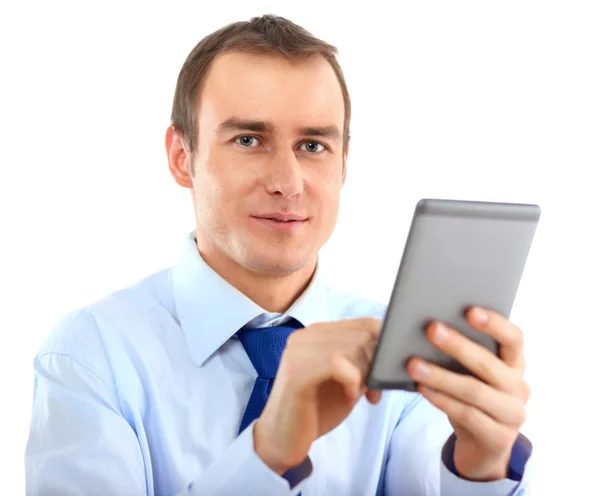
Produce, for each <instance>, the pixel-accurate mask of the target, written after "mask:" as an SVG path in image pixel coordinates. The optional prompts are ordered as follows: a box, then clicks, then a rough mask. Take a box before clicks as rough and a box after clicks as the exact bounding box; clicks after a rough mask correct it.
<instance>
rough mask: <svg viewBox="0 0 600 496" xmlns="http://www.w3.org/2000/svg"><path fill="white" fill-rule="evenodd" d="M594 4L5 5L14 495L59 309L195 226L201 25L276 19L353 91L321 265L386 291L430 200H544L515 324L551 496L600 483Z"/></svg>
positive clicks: (598, 118) (133, 274)
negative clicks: (195, 64) (188, 171)
mask: <svg viewBox="0 0 600 496" xmlns="http://www.w3.org/2000/svg"><path fill="white" fill-rule="evenodd" d="M597 5H598V4H597V3H596V2H588V3H584V2H578V1H564V2H552V1H545V2H535V3H533V2H526V1H519V2H512V1H504V2H486V1H473V2H459V1H453V2H402V3H400V4H399V5H396V4H395V5H394V6H392V2H390V3H389V5H388V4H387V2H386V3H384V2H374V1H369V2H365V3H361V4H358V3H357V4H355V5H354V6H349V5H348V3H347V2H344V3H342V2H340V3H336V2H325V1H320V2H307V1H303V2H289V3H284V2H267V1H254V2H243V3H240V4H239V6H238V5H236V2H231V1H223V2H204V1H195V2H176V1H172V0H170V1H169V2H167V1H163V2H153V3H150V2H144V3H141V2H140V3H137V2H131V1H130V2H126V1H123V2H114V3H113V2H71V3H66V2H58V1H54V2H42V1H39V2H10V3H8V2H7V5H6V6H5V4H2V7H1V11H0V37H1V39H0V51H1V58H0V63H1V66H0V74H1V77H0V85H1V91H0V109H1V112H0V126H1V127H0V132H1V134H0V140H1V142H0V143H1V144H0V165H1V166H0V202H1V205H0V207H1V209H0V215H1V216H2V220H1V224H0V227H1V231H0V236H1V238H0V239H1V243H0V250H1V256H0V264H1V267H0V268H1V272H0V291H1V295H0V296H1V300H0V301H1V303H0V305H1V307H0V312H1V316H0V317H1V320H0V322H1V326H2V327H1V330H2V336H1V338H2V340H1V341H0V342H1V348H0V356H1V357H2V358H1V360H0V398H1V408H0V417H1V419H0V487H1V490H0V492H1V493H2V494H23V493H24V490H25V486H24V473H23V472H24V471H23V451H24V447H25V442H26V438H27V429H28V422H29V415H30V406H31V396H32V373H31V362H32V358H33V356H34V355H35V353H36V351H37V349H38V347H39V346H40V344H41V342H42V340H43V339H44V338H45V337H46V336H47V334H48V333H49V332H50V331H51V329H52V327H53V325H54V324H55V323H56V321H57V320H58V319H59V318H60V317H61V316H62V315H64V314H65V313H67V312H69V311H71V310H72V309H74V308H75V307H77V306H80V305H85V304H87V303H90V302H92V301H94V300H95V299H97V298H100V297H102V296H104V295H105V294H107V293H108V292H111V291H113V290H115V289H118V288H120V287H122V286H124V285H128V284H130V283H132V282H134V281H136V280H137V279H139V278H141V277H144V276H145V275H147V274H149V273H151V272H154V271H156V270H160V269H162V268H163V267H165V266H167V265H170V264H171V263H172V262H173V261H174V257H175V256H176V255H177V253H178V250H179V249H180V247H181V244H182V242H183V240H184V237H185V235H186V234H187V232H188V231H189V230H191V229H193V216H192V205H191V200H190V198H189V195H188V193H187V192H186V191H185V190H183V189H181V188H179V187H178V186H177V185H176V184H175V183H174V181H173V180H172V179H171V177H170V175H169V173H168V170H167V162H166V155H165V152H164V147H163V143H164V140H163V136H164V131H165V129H166V127H167V125H168V123H169V122H168V121H169V115H170V106H171V101H172V96H173V90H174V86H175V81H176V78H177V74H178V71H179V69H180V66H181V64H182V62H183V60H184V59H185V57H186V56H187V54H188V52H189V50H191V48H192V47H193V46H194V45H195V44H196V43H197V42H198V41H199V39H200V38H201V37H203V36H204V35H206V34H208V33H209V32H211V31H213V30H215V29H217V28H219V27H221V26H222V25H224V24H226V23H229V22H231V21H237V20H243V19H247V18H249V17H251V16H253V15H261V14H263V13H276V14H279V15H283V16H285V17H288V18H290V19H292V20H293V21H295V22H297V23H299V24H301V25H303V26H305V27H306V28H308V29H309V30H311V31H312V32H313V33H314V34H315V35H317V36H319V37H322V38H324V39H326V40H327V41H329V42H331V43H333V44H334V45H337V46H338V47H339V49H340V53H341V56H340V59H341V62H342V65H343V67H344V69H345V72H346V76H347V79H348V85H349V87H350V91H351V96H352V100H353V109H354V112H353V121H352V135H353V139H352V144H351V149H350V159H349V174H348V182H347V185H346V187H345V191H344V193H343V205H342V213H341V218H340V221H339V226H338V229H337V231H336V233H335V234H334V237H333V238H332V240H331V241H330V243H329V244H328V245H327V246H326V248H325V249H324V251H323V260H324V263H325V265H326V266H327V270H328V271H329V273H330V275H331V277H332V278H333V279H334V281H335V283H336V285H340V286H344V287H347V288H350V289H352V290H355V291H356V292H358V293H360V294H362V295H365V296H368V297H374V298H376V299H379V300H384V301H385V300H386V299H387V297H388V296H389V293H390V290H391V286H392V283H393V280H394V277H395V271H396V268H397V265H398V263H399V260H400V256H401V253H402V247H403V244H404V241H405V238H406V234H407V230H408V225H409V222H410V218H411V215H412V211H413V208H414V204H415V202H416V201H417V200H418V199H419V198H422V197H443V198H462V199H482V200H498V201H517V202H532V203H538V204H539V205H540V206H541V207H542V209H543V214H542V219H541V221H540V224H539V228H538V231H537V234H536V238H535V240H534V244H533V246H532V251H531V253H530V257H529V262H528V264H527V267H526V270H525V274H524V276H523V280H522V284H521V287H520V290H519V294H518V297H517V301H516V303H515V307H514V311H513V314H512V320H513V321H514V322H515V323H517V324H518V325H519V326H521V327H522V329H523V330H524V332H525V334H526V354H527V361H528V380H529V383H530V385H531V387H532V389H533V396H532V398H531V400H530V403H529V408H528V420H527V423H526V425H525V427H524V429H523V431H524V433H525V434H527V435H528V436H529V437H530V438H531V439H532V441H533V443H534V446H535V447H534V454H535V458H534V461H533V463H534V464H535V465H534V468H535V471H536V486H535V489H536V490H535V494H536V495H548V494H585V495H588V494H594V493H595V491H596V490H597V488H598V464H599V462H600V455H599V450H600V431H599V421H598V409H597V407H595V406H594V405H597V404H598V394H599V392H600V388H599V386H598V379H600V373H599V372H598V358H597V357H598V356H599V353H600V351H599V349H598V345H599V342H600V340H599V338H598V333H599V331H600V325H599V324H598V315H599V312H598V308H599V306H598V300H599V296H600V291H599V289H598V281H599V275H600V270H599V263H598V254H599V253H600V243H599V241H598V231H599V228H600V226H599V222H598V214H599V213H600V208H599V207H598V205H599V200H598V198H597V193H598V186H599V183H600V181H599V179H598V171H599V168H600V69H599V67H600V29H599V26H600V15H599V9H598V6H597Z"/></svg>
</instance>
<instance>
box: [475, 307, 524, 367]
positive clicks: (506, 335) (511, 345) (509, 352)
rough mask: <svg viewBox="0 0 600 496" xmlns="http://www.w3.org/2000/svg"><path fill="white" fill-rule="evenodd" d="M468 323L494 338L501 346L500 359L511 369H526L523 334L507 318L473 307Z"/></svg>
mask: <svg viewBox="0 0 600 496" xmlns="http://www.w3.org/2000/svg"><path fill="white" fill-rule="evenodd" d="M466 317H467V321H468V322H469V324H471V325H472V326H473V327H475V329H477V330H479V331H481V332H483V333H485V334H487V335H488V336H491V337H492V338H494V339H495V340H496V341H497V342H498V344H499V345H500V358H501V359H502V360H503V361H504V363H506V364H507V365H508V366H509V367H513V368H519V369H522V368H524V367H525V360H524V357H523V332H522V331H521V329H519V328H518V327H517V326H516V325H514V324H513V323H511V322H510V321H509V320H508V319H507V318H506V317H504V316H503V315H500V314H499V313H497V312H494V311H492V310H488V309H484V308H480V307H473V308H470V309H469V311H468V312H467V315H466Z"/></svg>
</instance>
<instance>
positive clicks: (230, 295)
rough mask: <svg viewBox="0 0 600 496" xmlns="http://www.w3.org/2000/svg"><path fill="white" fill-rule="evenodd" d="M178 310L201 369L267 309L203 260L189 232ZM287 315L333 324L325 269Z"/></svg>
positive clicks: (179, 266) (179, 272) (176, 277)
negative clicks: (214, 354) (328, 301)
mask: <svg viewBox="0 0 600 496" xmlns="http://www.w3.org/2000/svg"><path fill="white" fill-rule="evenodd" d="M172 289H173V298H174V301H175V311H176V313H177V317H178V319H179V323H180V325H181V328H182V329H183V333H184V335H185V339H186V342H187V345H188V348H189V352H190V355H191V357H192V360H193V361H194V363H195V364H196V365H197V366H202V365H203V364H204V362H206V360H207V359H208V358H209V357H210V356H211V355H212V354H213V353H214V352H215V351H217V350H218V349H219V348H220V347H221V346H222V345H223V344H224V343H225V342H226V341H227V340H228V339H229V338H231V336H233V335H234V334H235V333H236V332H237V331H238V330H239V329H241V328H242V327H243V326H244V325H245V324H246V323H248V322H249V321H250V320H252V319H254V318H255V317H257V316H258V315H261V314H263V313H265V312H266V310H265V309H263V308H261V307H260V306H259V305H257V304H256V303H254V302H253V301H252V300H250V298H248V297H247V296H245V295H244V294H243V293H241V292H240V291H238V290H237V289H236V288H234V287H233V286H232V285H231V284H229V283H228V282H227V281H226V280H225V279H223V278H222V277H221V276H220V275H219V274H217V273H216V272H215V271H214V270H213V269H212V268H211V267H209V265H208V264H207V263H206V262H205V261H204V259H203V258H202V257H201V256H200V253H199V252H198V247H197V245H196V232H195V231H192V232H191V233H189V234H188V236H187V239H186V241H185V244H184V246H183V249H182V251H181V255H180V257H179V260H178V261H177V263H176V264H175V266H174V267H173V275H172ZM285 315H288V316H290V317H294V318H295V319H296V320H298V321H300V322H301V323H302V324H303V325H304V326H309V325H311V324H314V323H316V322H326V321H329V320H330V316H329V307H328V304H327V288H326V286H325V283H324V280H323V276H322V274H321V271H320V270H317V271H316V272H315V275H314V276H313V279H312V281H311V283H310V284H309V286H308V288H307V289H306V290H305V291H304V293H303V294H302V295H301V296H300V297H299V298H298V299H297V300H296V301H295V302H294V304H293V305H292V306H291V307H290V309H289V310H288V311H287V312H285Z"/></svg>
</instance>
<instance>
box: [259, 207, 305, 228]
mask: <svg viewBox="0 0 600 496" xmlns="http://www.w3.org/2000/svg"><path fill="white" fill-rule="evenodd" d="M252 217H253V218H254V219H255V220H256V221H258V222H259V223H260V224H262V225H263V226H264V227H268V228H270V229H273V230H275V231H280V232H294V231H297V230H298V229H301V228H302V227H303V226H304V225H306V223H307V222H308V217H306V216H302V215H297V214H283V213H279V212H275V213H267V214H260V215H254V216H252Z"/></svg>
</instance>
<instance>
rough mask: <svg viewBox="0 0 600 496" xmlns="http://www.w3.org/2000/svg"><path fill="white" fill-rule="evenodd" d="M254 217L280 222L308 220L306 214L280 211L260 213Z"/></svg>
mask: <svg viewBox="0 0 600 496" xmlns="http://www.w3.org/2000/svg"><path fill="white" fill-rule="evenodd" d="M254 217H256V218H257V219H268V220H275V221H279V222H303V221H305V220H308V217H306V216H305V215H304V216H302V215H296V214H282V213H278V212H274V213H267V214H259V215H255V216H254Z"/></svg>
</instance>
